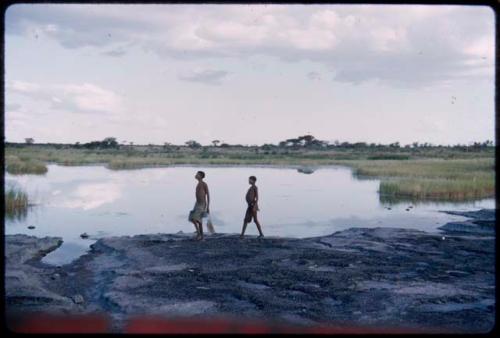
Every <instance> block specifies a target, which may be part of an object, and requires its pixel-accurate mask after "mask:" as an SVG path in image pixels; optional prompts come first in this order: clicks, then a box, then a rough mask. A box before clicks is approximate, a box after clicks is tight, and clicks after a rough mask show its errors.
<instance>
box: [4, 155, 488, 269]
mask: <svg viewBox="0 0 500 338" xmlns="http://www.w3.org/2000/svg"><path fill="white" fill-rule="evenodd" d="M48 167H49V171H48V173H47V174H46V175H43V176H38V175H21V176H12V175H9V174H6V175H5V179H6V181H5V182H6V185H11V184H14V185H18V186H20V187H22V188H23V189H24V190H25V191H26V192H27V193H28V196H29V197H30V199H31V201H33V202H34V203H36V204H37V205H36V206H34V207H32V208H30V210H29V212H28V213H27V215H26V216H25V217H22V218H20V219H6V222H5V233H6V234H17V233H24V234H29V235H34V236H39V237H44V236H59V237H62V238H63V240H64V243H63V245H62V246H61V247H60V248H59V249H57V250H55V251H54V252H52V253H50V254H48V255H47V256H46V257H44V259H43V261H44V262H46V263H49V264H57V265H62V264H66V263H69V262H71V261H72V260H73V259H75V258H77V257H79V256H80V255H82V254H84V253H85V252H86V251H87V250H88V249H89V245H91V244H92V243H94V242H95V238H99V237H105V236H121V235H135V234H145V233H177V232H179V231H183V232H185V233H193V235H194V230H195V229H194V225H193V224H192V223H190V222H188V220H187V217H188V213H189V211H190V210H191V209H192V207H193V204H194V198H195V197H194V190H195V186H196V183H197V182H196V180H195V179H194V175H195V173H196V171H197V170H200V169H201V170H204V171H205V173H206V178H205V181H206V182H207V183H208V186H209V189H210V195H211V203H210V211H211V215H212V220H213V223H214V227H215V230H216V232H219V233H240V232H241V227H242V221H243V217H244V215H245V211H246V202H245V193H246V191H247V189H248V187H249V185H248V176H250V175H255V176H257V186H258V187H259V195H260V196H259V197H260V198H259V208H260V213H259V219H260V221H261V223H262V225H263V232H264V234H265V235H266V236H283V237H298V238H304V237H313V236H321V235H327V234H331V233H334V232H336V231H339V230H343V229H347V228H350V227H378V226H384V227H403V228H414V229H419V230H425V231H429V232H436V231H437V230H436V228H437V227H439V226H441V225H443V224H445V223H446V222H450V221H453V220H457V221H460V220H464V219H465V218H463V217H460V216H454V215H447V214H444V213H440V212H438V210H460V211H463V210H477V209H480V208H494V205H495V202H494V199H486V200H482V201H477V202H473V203H420V204H411V203H399V204H393V205H390V206H389V205H387V204H383V203H381V202H380V200H379V196H378V193H377V190H378V186H379V181H378V180H358V179H356V178H354V177H353V176H352V173H351V170H350V169H349V168H344V167H330V168H322V169H318V170H316V171H315V172H314V173H313V174H303V173H299V172H298V171H297V170H296V169H292V168H263V167H209V168H201V167H169V168H150V169H138V170H123V171H113V170H108V169H106V168H105V167H102V166H84V167H65V166H58V165H49V166H48ZM409 205H413V206H414V207H413V208H412V209H410V211H406V209H407V207H408V206H409ZM387 207H390V208H391V210H389V209H387ZM30 225H34V226H35V229H33V230H30V229H28V226H30ZM204 229H205V232H206V227H205V228H204ZM84 232H86V233H87V234H89V235H90V236H91V238H89V239H82V238H80V234H82V233H84ZM246 234H248V235H256V234H258V232H257V229H256V227H255V225H254V224H253V223H252V224H249V225H248V227H247V230H246Z"/></svg>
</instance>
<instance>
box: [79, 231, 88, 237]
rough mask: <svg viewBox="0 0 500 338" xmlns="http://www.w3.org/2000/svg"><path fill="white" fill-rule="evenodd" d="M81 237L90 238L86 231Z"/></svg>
mask: <svg viewBox="0 0 500 338" xmlns="http://www.w3.org/2000/svg"><path fill="white" fill-rule="evenodd" d="M80 237H81V238H89V235H88V234H87V233H86V232H84V233H83V234H81V235H80Z"/></svg>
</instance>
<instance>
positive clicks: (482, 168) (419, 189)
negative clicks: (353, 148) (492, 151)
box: [344, 158, 495, 201]
mask: <svg viewBox="0 0 500 338" xmlns="http://www.w3.org/2000/svg"><path fill="white" fill-rule="evenodd" d="M344 164H347V165H350V166H351V167H353V168H354V175H355V176H357V177H373V178H379V179H381V182H380V187H379V194H380V196H381V197H382V196H383V197H384V198H385V200H387V201H389V200H396V199H398V198H401V199H409V200H439V201H466V200H474V199H482V198H489V197H494V196H495V169H494V168H495V167H494V165H495V163H494V159H493V158H480V159H474V160H472V159H455V160H444V159H420V160H408V161H376V162H371V161H353V162H351V163H344Z"/></svg>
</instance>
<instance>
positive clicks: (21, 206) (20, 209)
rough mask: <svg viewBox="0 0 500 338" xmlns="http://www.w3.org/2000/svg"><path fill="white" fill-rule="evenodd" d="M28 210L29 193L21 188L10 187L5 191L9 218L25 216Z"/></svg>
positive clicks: (6, 211) (6, 210) (6, 214)
mask: <svg viewBox="0 0 500 338" xmlns="http://www.w3.org/2000/svg"><path fill="white" fill-rule="evenodd" d="M27 212H28V195H27V194H26V193H25V192H24V191H22V190H21V189H19V188H15V187H9V188H8V189H7V190H6V191H5V216H6V217H7V218H8V219H16V218H17V219H19V218H22V217H25V216H26V214H27Z"/></svg>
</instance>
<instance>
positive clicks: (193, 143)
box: [185, 140, 201, 148]
mask: <svg viewBox="0 0 500 338" xmlns="http://www.w3.org/2000/svg"><path fill="white" fill-rule="evenodd" d="M185 144H186V145H187V146H188V147H189V148H200V147H201V144H199V143H198V142H196V141H195V140H189V141H186V142H185Z"/></svg>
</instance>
